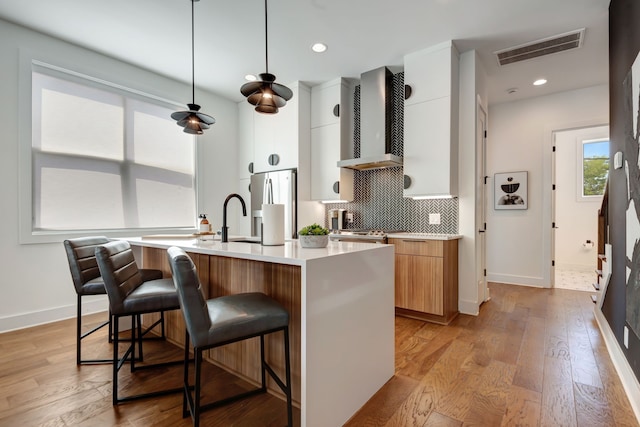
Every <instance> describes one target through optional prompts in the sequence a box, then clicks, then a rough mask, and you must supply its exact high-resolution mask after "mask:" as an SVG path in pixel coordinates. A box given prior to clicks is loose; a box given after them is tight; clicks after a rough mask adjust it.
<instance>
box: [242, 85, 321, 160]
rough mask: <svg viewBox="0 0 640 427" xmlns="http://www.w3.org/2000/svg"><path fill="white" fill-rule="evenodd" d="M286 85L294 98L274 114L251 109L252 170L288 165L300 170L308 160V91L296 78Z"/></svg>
mask: <svg viewBox="0 0 640 427" xmlns="http://www.w3.org/2000/svg"><path fill="white" fill-rule="evenodd" d="M287 86H288V87H289V88H290V89H291V90H292V91H293V98H291V100H289V101H288V102H287V105H285V106H284V107H282V108H281V109H280V111H279V112H278V113H277V114H260V113H257V112H255V111H254V116H253V120H254V124H255V127H254V139H253V140H254V162H253V171H254V173H257V172H268V171H274V170H281V169H291V168H299V169H300V172H303V171H302V168H303V166H305V164H304V163H306V162H308V154H309V139H310V127H309V126H310V125H309V120H310V118H309V115H310V112H309V110H310V96H311V95H310V91H309V88H308V87H306V86H305V85H303V84H301V83H299V82H296V83H293V84H291V85H287ZM305 157H307V158H305Z"/></svg>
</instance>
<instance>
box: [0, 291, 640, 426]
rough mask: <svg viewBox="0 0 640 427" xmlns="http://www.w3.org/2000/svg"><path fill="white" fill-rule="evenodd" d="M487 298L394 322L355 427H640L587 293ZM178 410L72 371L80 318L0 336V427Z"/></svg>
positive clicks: (173, 417)
mask: <svg viewBox="0 0 640 427" xmlns="http://www.w3.org/2000/svg"><path fill="white" fill-rule="evenodd" d="M490 288H491V295H492V299H491V301H489V302H487V303H485V304H483V306H482V307H481V311H480V316H478V317H473V316H464V315H460V316H458V318H456V320H454V322H452V324H451V325H449V326H440V325H435V324H430V323H424V322H422V321H419V320H414V319H406V318H401V317H397V318H396V375H395V376H394V377H393V378H392V379H391V380H390V381H389V382H388V383H387V384H386V385H385V386H384V387H383V388H382V389H381V390H380V391H379V392H378V393H376V394H375V395H374V396H373V397H372V398H371V399H370V400H369V402H367V404H365V406H364V407H363V408H362V409H361V410H360V411H359V412H358V413H357V414H356V415H354V417H353V418H352V419H351V420H350V421H349V422H348V423H347V425H348V426H397V427H400V426H462V425H465V426H466V425H469V426H563V427H564V426H638V423H637V421H636V419H635V417H634V415H633V412H632V410H631V408H630V405H629V402H628V400H627V398H626V395H625V394H624V390H623V389H622V385H621V383H620V380H619V378H618V377H617V374H616V371H615V369H614V367H613V365H612V363H611V360H610V358H609V355H608V353H607V350H606V347H605V344H604V341H603V339H602V336H601V334H600V331H599V330H598V327H597V324H596V322H595V319H594V316H593V303H592V302H591V300H590V298H589V294H588V293H585V292H579V291H571V290H564V289H555V290H550V289H534V288H527V287H520V286H509V285H501V284H491V285H490ZM103 317H104V315H92V316H88V317H87V321H88V322H89V323H91V322H98V321H100V320H102V318H103ZM110 355H111V345H110V344H109V343H108V342H107V339H106V330H105V331H101V332H99V333H97V334H94V336H92V337H91V338H88V339H87V340H86V342H85V343H84V344H83V357H85V358H89V357H91V358H93V357H107V358H108V357H110ZM158 355H160V356H158ZM181 356H182V352H181V350H179V349H177V348H176V347H174V346H172V345H171V344H169V343H166V342H156V341H154V342H147V343H145V361H155V360H170V359H174V358H175V359H179V358H180V357H181ZM119 378H120V383H121V388H120V390H121V391H122V392H123V393H133V392H139V391H141V390H143V389H144V390H145V391H150V390H152V389H154V388H155V387H167V388H168V387H175V386H179V384H180V379H181V367H174V368H167V369H165V370H163V371H160V372H158V371H156V372H154V371H142V372H136V373H135V374H134V375H132V374H130V373H129V370H128V368H127V367H126V366H125V367H124V368H123V369H122V370H121V373H120V377H119ZM205 378H206V380H205V381H204V384H205V385H206V387H207V389H206V392H205V393H206V396H207V398H208V397H212V398H215V397H216V396H220V395H222V394H224V393H233V392H235V391H236V390H240V389H246V388H249V387H250V385H249V384H247V383H245V382H243V381H241V380H238V379H236V378H235V377H234V376H232V375H230V374H228V373H226V372H224V371H222V370H221V369H218V368H216V367H214V366H211V365H209V366H207V369H206V371H205ZM221 384H222V385H223V387H220V385H221ZM216 385H218V388H216V387H215V386H216ZM181 405H182V399H181V396H179V395H173V396H166V397H163V398H157V399H154V400H146V401H138V402H133V403H126V404H122V405H119V406H117V407H113V406H112V405H111V366H110V365H83V366H81V367H77V366H76V365H75V323H74V320H73V319H70V320H65V321H61V322H56V323H51V324H48V325H43V326H39V327H35V328H30V329H24V330H20V331H15V332H9V333H5V334H0V426H2V427H4V426H12V427H13V426H20V427H23V426H71V425H74V426H75V425H77V426H171V427H181V426H190V425H191V420H190V419H189V418H186V419H183V418H182V416H181ZM294 417H295V418H296V420H299V417H300V412H299V411H298V410H296V411H295V412H294ZM285 424H286V410H285V405H284V402H282V401H281V400H279V399H277V398H275V397H273V396H270V395H260V396H257V397H254V398H252V399H250V400H245V401H243V402H237V403H235V404H232V405H228V406H225V407H223V408H218V409H216V410H213V411H210V412H206V413H205V414H203V416H202V425H203V426H283V425H285ZM296 425H299V421H297V424H296ZM327 427H330V426H327Z"/></svg>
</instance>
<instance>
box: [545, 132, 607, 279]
mask: <svg viewBox="0 0 640 427" xmlns="http://www.w3.org/2000/svg"><path fill="white" fill-rule="evenodd" d="M608 137H609V127H608V126H597V127H593V128H585V129H572V130H566V131H561V132H556V134H555V139H556V154H555V155H556V161H555V165H556V167H555V176H556V180H555V182H556V194H555V223H556V227H558V228H557V229H556V230H555V244H554V247H555V253H554V257H553V258H554V259H555V261H556V263H555V265H556V268H557V269H565V270H576V271H587V272H593V271H594V270H595V269H596V267H597V254H598V251H597V240H598V209H600V205H601V204H602V197H590V198H583V197H581V187H582V175H581V173H580V172H581V168H582V141H584V140H590V139H598V138H608ZM587 240H590V241H591V242H593V243H594V245H593V246H590V245H587V246H586V247H585V246H584V245H583V244H584V243H586V241H587Z"/></svg>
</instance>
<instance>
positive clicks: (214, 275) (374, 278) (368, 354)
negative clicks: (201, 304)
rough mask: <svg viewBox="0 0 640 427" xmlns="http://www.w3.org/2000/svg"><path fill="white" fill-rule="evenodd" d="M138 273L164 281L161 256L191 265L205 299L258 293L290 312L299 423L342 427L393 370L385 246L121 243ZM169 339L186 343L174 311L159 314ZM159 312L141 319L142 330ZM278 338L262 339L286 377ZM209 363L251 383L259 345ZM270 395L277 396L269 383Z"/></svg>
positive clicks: (218, 353) (216, 355)
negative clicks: (134, 258) (150, 271)
mask: <svg viewBox="0 0 640 427" xmlns="http://www.w3.org/2000/svg"><path fill="white" fill-rule="evenodd" d="M127 240H129V242H130V243H131V244H132V246H134V247H136V246H137V247H139V249H140V252H139V254H140V256H141V258H142V265H143V266H144V267H145V268H157V269H161V270H162V271H163V272H164V274H165V276H166V277H170V275H171V274H170V268H169V262H168V259H167V254H166V249H167V248H168V247H170V246H178V247H181V248H183V249H184V250H185V251H186V252H187V253H188V254H189V256H190V257H191V258H192V259H193V261H194V264H195V265H196V268H197V270H198V275H199V277H200V281H201V283H202V286H203V290H204V293H205V296H206V297H207V298H213V297H218V296H223V295H229V294H234V293H241V292H264V293H265V294H267V295H269V296H271V297H273V298H274V299H276V300H277V301H279V302H280V303H281V304H282V305H283V306H284V307H285V308H286V309H287V310H288V311H289V313H290V316H291V317H290V326H289V333H290V339H291V343H290V346H291V350H290V351H291V363H292V365H291V376H292V383H293V400H294V403H295V405H296V406H298V407H299V408H300V413H301V420H300V424H301V425H302V426H323V427H324V426H339V425H342V424H344V423H345V422H346V421H347V420H348V419H349V418H350V417H351V416H352V415H353V414H354V413H355V412H356V411H357V410H358V409H359V408H360V407H361V406H362V405H364V403H365V402H366V401H367V400H368V399H369V398H370V397H371V396H372V395H373V394H374V393H375V392H376V391H377V390H379V389H380V388H381V387H382V386H383V385H384V383H385V382H386V381H387V380H389V379H390V378H391V377H392V376H393V373H394V290H393V288H394V258H393V257H394V255H393V254H394V251H393V246H390V245H375V244H366V243H342V242H331V243H330V244H329V246H328V247H327V248H323V249H304V248H300V247H299V246H298V242H297V241H293V242H287V243H286V244H285V246H282V247H264V246H260V245H256V244H250V243H220V242H211V241H209V242H201V241H197V240H195V239H194V240H177V239H176V240H173V241H171V240H169V241H159V240H148V241H147V240H144V239H139V238H137V239H127ZM165 318H166V325H167V326H166V333H167V338H168V340H170V341H171V342H173V343H175V344H177V345H180V346H184V337H185V326H184V321H183V319H182V314H181V313H180V312H179V311H175V312H171V313H166V314H165ZM155 319H157V315H148V316H147V317H146V319H145V322H146V323H149V322H151V321H153V320H155ZM282 339H283V336H282V334H273V336H269V337H267V340H266V354H267V360H268V362H269V363H270V364H271V366H272V367H273V368H274V370H275V371H276V372H277V373H278V375H282V376H283V375H284V354H283V353H282V348H283V344H282ZM206 358H207V360H208V361H210V362H211V363H214V364H216V365H217V366H220V367H222V368H224V369H226V370H228V371H230V372H232V373H234V374H236V375H238V376H239V377H241V378H243V379H245V380H247V381H249V382H251V383H254V384H258V383H259V382H260V377H261V371H260V361H259V340H258V339H257V338H255V339H252V340H247V341H244V342H240V343H235V344H230V345H227V346H225V347H222V348H218V349H214V350H210V351H209V352H208V354H207V357H206ZM267 379H268V382H267V387H268V389H269V392H270V393H272V394H274V395H277V396H280V397H283V395H282V393H281V390H280V389H279V387H278V386H277V385H276V384H275V383H274V382H273V381H272V380H271V379H270V378H267Z"/></svg>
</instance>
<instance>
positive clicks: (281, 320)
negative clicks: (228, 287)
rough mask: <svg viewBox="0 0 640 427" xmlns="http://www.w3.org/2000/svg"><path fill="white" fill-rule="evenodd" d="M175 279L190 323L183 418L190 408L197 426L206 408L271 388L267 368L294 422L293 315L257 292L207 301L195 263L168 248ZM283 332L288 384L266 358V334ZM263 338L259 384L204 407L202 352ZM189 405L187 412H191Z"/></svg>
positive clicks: (182, 306)
mask: <svg viewBox="0 0 640 427" xmlns="http://www.w3.org/2000/svg"><path fill="white" fill-rule="evenodd" d="M167 254H168V257H169V265H170V267H171V274H172V276H173V282H174V284H175V286H176V289H177V290H178V297H179V300H180V307H181V308H182V314H183V316H184V320H185V323H186V339H185V352H184V396H183V400H182V416H183V418H185V417H187V415H188V414H189V412H191V418H192V420H193V425H194V426H195V427H198V426H199V424H200V414H201V412H204V411H206V410H208V409H212V408H215V407H219V406H222V405H224V404H227V403H231V402H234V401H236V400H239V399H244V398H246V397H249V396H253V395H255V394H258V393H265V392H266V391H267V387H266V383H265V371H266V372H268V373H269V375H270V376H271V377H272V378H273V379H274V381H275V382H276V383H277V384H278V386H279V387H280V388H281V389H282V391H283V392H284V394H285V395H286V398H287V422H288V425H289V426H292V425H293V410H292V402H291V362H290V356H289V313H288V312H287V311H286V310H285V309H284V307H282V306H281V305H280V304H279V303H278V302H276V301H275V300H273V299H272V298H270V297H268V296H267V295H265V294H263V293H259V292H253V293H244V294H236V295H228V296H223V297H218V298H213V299H209V300H205V299H204V296H203V294H202V286H201V284H200V280H199V279H198V275H197V273H196V267H195V265H194V264H193V261H191V258H189V256H188V255H187V254H186V253H185V252H184V251H183V250H182V249H180V248H177V247H175V246H174V247H170V248H169V249H168V251H167ZM278 331H283V332H284V351H285V375H286V384H285V383H283V382H282V380H281V379H280V378H279V377H278V375H277V374H276V373H275V372H274V371H273V369H272V368H271V367H270V366H269V365H268V364H267V363H266V361H265V358H264V336H265V335H267V334H271V333H274V332H278ZM257 336H259V337H260V363H261V370H262V382H261V386H260V388H257V389H254V390H251V391H248V392H244V393H240V394H237V395H234V396H231V397H228V398H224V399H221V400H218V401H215V402H212V403H207V404H205V405H203V404H201V403H200V390H201V374H202V352H203V351H205V350H208V349H211V348H215V347H220V346H223V345H225V344H230V343H234V342H237V341H242V340H246V339H248V338H253V337H257ZM189 338H191V340H192V341H193V350H194V353H195V390H194V395H195V396H192V394H191V388H192V387H191V386H190V385H189V363H188V361H189V360H188V359H189ZM187 405H188V406H189V410H188V411H187Z"/></svg>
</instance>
